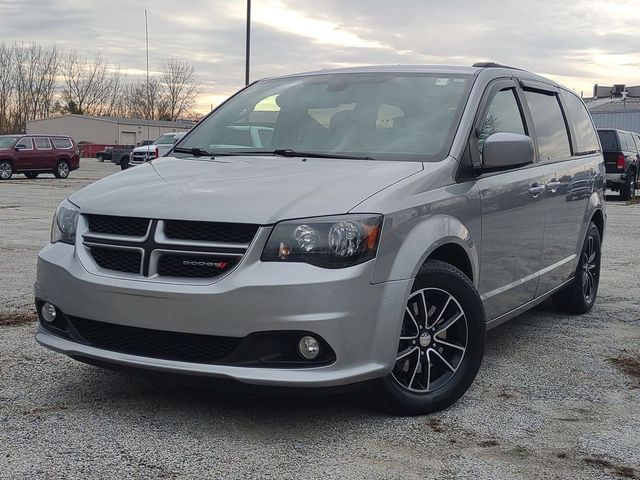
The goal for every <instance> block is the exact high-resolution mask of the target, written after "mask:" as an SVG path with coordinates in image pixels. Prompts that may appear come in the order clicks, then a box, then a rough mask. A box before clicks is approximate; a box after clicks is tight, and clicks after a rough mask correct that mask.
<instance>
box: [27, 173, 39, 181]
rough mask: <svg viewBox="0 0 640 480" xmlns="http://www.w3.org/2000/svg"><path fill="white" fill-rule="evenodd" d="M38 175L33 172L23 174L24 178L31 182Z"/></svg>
mask: <svg viewBox="0 0 640 480" xmlns="http://www.w3.org/2000/svg"><path fill="white" fill-rule="evenodd" d="M38 175H40V174H39V173H35V172H26V173H25V174H24V176H25V177H27V178H30V179H31V180H33V179H34V178H38Z"/></svg>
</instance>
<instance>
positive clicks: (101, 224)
mask: <svg viewBox="0 0 640 480" xmlns="http://www.w3.org/2000/svg"><path fill="white" fill-rule="evenodd" d="M87 217H88V218H89V230H90V231H91V232H93V233H106V234H109V235H129V236H131V237H142V236H144V235H146V233H147V228H148V226H149V220H148V219H146V218H134V217H114V216H110V215H87Z"/></svg>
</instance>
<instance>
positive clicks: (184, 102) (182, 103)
mask: <svg viewBox="0 0 640 480" xmlns="http://www.w3.org/2000/svg"><path fill="white" fill-rule="evenodd" d="M160 71H161V79H162V84H163V86H164V92H163V93H164V97H165V103H166V112H164V114H165V115H164V116H165V117H166V119H167V120H172V121H175V120H178V119H179V118H180V117H181V116H182V115H184V114H186V113H187V112H188V111H189V110H190V109H192V108H193V106H194V105H195V103H196V100H197V98H198V95H199V94H200V88H199V87H198V81H197V77H196V71H195V68H194V66H193V64H191V63H189V62H186V61H184V60H177V59H169V60H165V61H163V62H162V63H161V64H160Z"/></svg>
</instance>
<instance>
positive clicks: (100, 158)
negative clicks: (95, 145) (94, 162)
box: [96, 155, 104, 163]
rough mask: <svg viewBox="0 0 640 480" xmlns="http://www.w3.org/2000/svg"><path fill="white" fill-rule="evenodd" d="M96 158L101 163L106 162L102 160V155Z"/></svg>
mask: <svg viewBox="0 0 640 480" xmlns="http://www.w3.org/2000/svg"><path fill="white" fill-rule="evenodd" d="M96 158H97V159H98V161H99V162H100V163H102V162H104V158H102V155H98V156H97V157H96Z"/></svg>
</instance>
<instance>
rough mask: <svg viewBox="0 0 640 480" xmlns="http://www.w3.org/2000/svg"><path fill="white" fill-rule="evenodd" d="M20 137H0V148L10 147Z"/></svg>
mask: <svg viewBox="0 0 640 480" xmlns="http://www.w3.org/2000/svg"><path fill="white" fill-rule="evenodd" d="M19 138H21V137H0V148H11V147H13V145H14V144H15V143H16V142H17V141H18V139H19Z"/></svg>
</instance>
